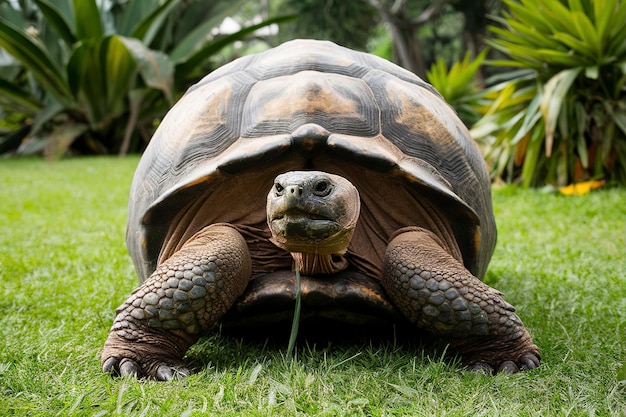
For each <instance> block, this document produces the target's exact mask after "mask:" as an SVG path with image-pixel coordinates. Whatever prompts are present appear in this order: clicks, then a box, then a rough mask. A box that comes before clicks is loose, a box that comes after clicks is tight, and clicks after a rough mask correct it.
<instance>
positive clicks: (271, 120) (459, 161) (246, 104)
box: [102, 40, 540, 380]
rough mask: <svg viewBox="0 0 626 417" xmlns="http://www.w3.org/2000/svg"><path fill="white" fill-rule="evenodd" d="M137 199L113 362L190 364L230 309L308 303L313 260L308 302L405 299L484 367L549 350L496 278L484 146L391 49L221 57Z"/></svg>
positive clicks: (148, 163)
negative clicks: (390, 55)
mask: <svg viewBox="0 0 626 417" xmlns="http://www.w3.org/2000/svg"><path fill="white" fill-rule="evenodd" d="M128 213H129V217H128V225H127V226H128V227H127V245H128V248H129V251H130V255H131V257H132V259H133V262H134V264H135V268H136V271H137V275H138V277H139V281H140V286H139V287H138V288H137V289H136V290H135V291H134V292H133V293H132V294H131V296H130V297H129V298H128V300H127V301H126V302H125V303H123V304H122V305H121V306H120V307H119V308H118V309H117V317H116V318H115V321H114V324H113V326H112V328H111V331H110V335H109V337H108V340H107V341H106V343H105V345H104V350H103V353H102V365H103V370H104V371H105V372H111V373H113V374H118V375H126V374H137V375H139V376H142V377H150V378H156V379H161V380H167V379H170V378H172V376H173V375H176V374H187V373H188V370H187V369H186V368H185V367H184V362H183V357H184V355H185V352H186V351H187V349H188V348H189V347H190V346H191V345H192V344H194V343H195V342H196V341H197V340H198V339H199V338H200V337H201V336H203V335H205V334H207V332H208V331H209V330H211V329H213V328H215V327H216V326H219V325H220V324H221V323H222V322H228V323H230V324H231V325H233V324H234V325H236V324H238V323H240V324H246V323H247V324H249V325H255V323H261V322H263V321H266V322H267V321H271V320H274V319H277V318H279V317H285V314H287V315H289V314H293V302H291V301H292V300H293V299H294V292H295V290H294V285H295V284H294V283H295V280H294V274H295V272H294V271H295V270H296V268H297V270H298V271H299V272H300V273H301V276H302V279H301V282H300V286H301V294H302V302H303V310H302V314H303V317H308V316H316V315H317V316H319V317H323V318H325V319H334V320H337V321H338V322H344V323H347V325H350V324H351V323H354V324H359V323H360V324H362V323H367V322H369V321H372V322H373V321H376V320H379V319H385V320H386V319H388V318H392V317H394V314H397V316H399V317H402V318H404V319H405V320H407V321H408V322H409V323H411V325H412V326H415V327H417V328H419V329H421V330H425V331H426V332H430V333H432V334H435V335H438V336H439V337H442V338H444V339H445V340H447V341H449V343H450V346H451V348H452V349H453V350H454V351H455V352H456V353H458V354H459V355H460V356H461V358H462V360H463V361H464V363H465V364H466V365H467V366H468V367H469V368H473V369H479V370H482V371H486V372H498V371H502V370H504V371H508V372H517V371H520V370H526V369H532V368H535V367H537V366H538V365H539V361H540V356H539V350H538V348H537V346H535V345H534V344H533V342H532V340H531V338H530V335H529V334H528V332H527V330H526V329H525V328H524V326H523V324H522V322H521V321H520V319H519V318H518V317H517V315H515V313H514V308H513V307H512V306H511V305H510V304H508V303H507V302H506V301H504V299H503V298H502V295H501V293H500V292H498V291H497V290H495V289H492V288H491V287H489V286H488V285H486V284H484V283H483V282H482V281H481V279H482V278H483V276H484V274H485V270H486V268H487V264H488V262H489V260H490V258H491V255H492V253H493V250H494V246H495V241H496V228H495V222H494V217H493V211H492V205H491V191H490V182H489V177H488V175H487V170H486V166H485V163H484V161H483V159H482V158H481V154H480V153H479V150H478V148H477V146H476V145H475V143H474V142H473V141H472V140H471V138H470V136H469V133H468V131H467V129H466V128H465V127H464V125H463V124H462V122H461V121H460V120H459V118H458V117H457V116H456V115H455V113H454V111H453V110H452V109H451V108H450V106H449V105H448V104H446V102H445V101H444V100H443V98H442V97H441V96H440V95H439V94H438V93H437V91H435V89H434V88H433V87H432V86H430V85H429V84H427V83H426V82H424V81H422V80H421V79H420V78H418V77H417V76H415V75H414V74H412V73H410V72H408V71H406V70H404V69H402V68H400V67H398V66H396V65H394V64H392V63H390V62H388V61H386V60H384V59H381V58H378V57H375V56H372V55H368V54H365V53H361V52H355V51H352V50H349V49H346V48H343V47H340V46H337V45H335V44H333V43H330V42H323V41H314V40H298V41H291V42H288V43H285V44H283V45H281V46H279V47H277V48H274V49H271V50H269V51H266V52H263V53H259V54H256V55H250V56H245V57H243V58H240V59H237V60H236V61H234V62H232V63H230V64H227V65H224V66H223V67H221V68H220V69H218V70H216V71H214V72H212V73H211V74H209V75H208V76H206V77H205V78H204V79H202V80H201V81H200V82H198V83H197V84H196V85H194V86H192V87H191V88H190V89H189V90H188V91H187V92H186V94H185V95H184V96H183V97H182V98H181V99H180V101H179V102H178V103H177V104H176V105H175V106H174V107H173V108H172V109H171V110H170V111H169V113H168V114H167V115H166V116H165V118H164V119H163V122H162V123H161V125H160V126H159V128H158V129H157V131H156V133H155V135H154V137H153V139H152V141H151V142H150V144H149V146H148V147H147V149H146V151H145V153H144V155H143V157H142V159H141V161H140V163H139V166H138V167H137V171H136V173H135V176H134V179H133V182H132V187H131V192H130V203H129V212H128ZM268 300H269V301H268ZM285 300H287V301H289V302H286V301H285ZM383 321H384V320H383Z"/></svg>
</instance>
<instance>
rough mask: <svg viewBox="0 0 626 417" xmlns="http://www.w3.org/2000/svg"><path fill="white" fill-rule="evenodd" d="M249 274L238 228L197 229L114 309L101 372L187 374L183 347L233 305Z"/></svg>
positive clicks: (153, 375) (154, 375) (160, 376)
mask: <svg viewBox="0 0 626 417" xmlns="http://www.w3.org/2000/svg"><path fill="white" fill-rule="evenodd" d="M250 274H251V261H250V254H249V253H248V247H247V245H246V242H245V240H244V239H243V237H242V236H241V235H240V234H239V232H237V231H236V230H235V229H234V228H232V227H230V226H228V225H226V224H217V225H211V226H208V227H206V228H204V229H202V230H201V231H200V232H198V233H197V234H196V235H194V236H193V237H192V238H191V239H190V240H189V241H188V242H186V243H185V245H184V246H183V247H182V248H181V249H180V250H179V251H178V252H176V253H175V254H174V255H173V256H172V257H171V258H169V259H167V260H166V261H165V262H163V263H162V264H161V265H159V267H158V268H157V269H156V271H154V273H153V274H152V275H151V276H150V277H149V278H148V279H147V280H146V281H145V282H144V283H143V284H142V285H141V286H140V287H139V288H138V289H136V290H135V291H134V292H133V293H132V294H131V296H130V298H128V300H126V302H125V303H124V304H122V305H121V306H120V307H119V308H118V309H117V310H116V312H117V317H116V318H115V321H114V323H113V327H112V328H111V332H110V334H109V338H108V339H107V341H106V343H105V345H104V350H103V352H102V369H103V371H104V372H111V373H113V374H119V375H122V376H123V375H127V374H137V375H138V376H145V377H150V378H155V379H160V380H169V379H171V378H172V377H173V376H174V374H175V372H179V373H182V374H189V371H188V370H187V369H186V368H185V367H184V364H183V361H182V359H183V356H184V355H185V352H186V351H187V349H188V348H189V347H190V346H191V345H192V344H194V343H195V342H196V341H197V340H198V339H199V338H200V336H202V335H203V334H206V332H207V331H208V330H209V329H210V328H211V327H213V326H214V325H215V324H216V323H217V321H218V320H219V319H220V318H221V317H222V315H223V314H224V313H226V311H227V310H228V309H229V308H230V307H231V306H232V305H233V303H234V302H235V300H236V299H237V297H239V296H240V295H241V294H242V293H243V291H244V289H245V288H246V286H247V284H248V280H249V278H250Z"/></svg>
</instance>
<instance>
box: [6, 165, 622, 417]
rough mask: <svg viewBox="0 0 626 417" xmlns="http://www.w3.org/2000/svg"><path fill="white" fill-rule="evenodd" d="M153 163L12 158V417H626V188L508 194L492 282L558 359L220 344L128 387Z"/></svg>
mask: <svg viewBox="0 0 626 417" xmlns="http://www.w3.org/2000/svg"><path fill="white" fill-rule="evenodd" d="M136 163H137V159H133V158H130V159H121V160H120V159H113V158H111V159H105V158H98V159H72V160H63V161H60V162H57V163H52V164H49V163H46V162H43V161H40V160H3V161H0V202H1V207H0V279H1V282H2V285H1V287H0V291H1V294H2V296H1V297H0V334H1V335H2V336H1V337H0V415H2V416H4V415H29V416H30V415H34V416H37V415H41V416H48V415H60V416H65V415H84V416H92V415H93V416H101V415H131V416H140V415H145V416H153V415H172V416H173V415H184V416H199V415H220V416H228V415H233V416H234V415H259V416H261V415H263V416H264V415H285V416H291V415H295V414H299V415H322V416H338V415H368V416H369V415H372V416H383V415H384V416H389V415H391V416H395V415H429V416H430V415H433V416H434V415H437V416H442V415H452V416H494V415H505V416H507V415H508V416H518V415H522V416H535V415H537V416H539V415H541V416H547V415H559V416H561V415H563V416H564V415H571V416H625V415H626V381H625V379H626V368H625V367H624V359H625V356H624V354H625V353H624V352H625V349H626V256H625V255H626V190H625V189H607V190H600V191H595V192H592V193H591V194H589V195H586V196H580V197H563V196H559V195H555V194H549V193H542V192H540V191H536V190H520V189H516V188H503V189H497V190H495V191H494V199H495V210H496V218H497V221H498V226H499V240H498V246H497V250H496V253H495V255H494V258H493V261H492V263H491V266H490V270H489V273H488V275H487V278H486V281H487V282H488V283H489V284H490V285H492V286H494V287H496V288H498V289H499V290H501V291H503V292H504V293H505V296H506V299H507V300H508V301H509V302H511V303H512V304H513V305H515V306H516V307H517V308H518V312H519V314H520V316H521V317H522V319H523V320H524V322H525V324H526V325H527V327H528V328H529V330H530V332H531V333H532V334H533V336H534V338H535V342H536V343H537V344H538V345H539V346H540V348H541V349H542V356H543V364H542V366H541V367H540V368H538V369H537V370H535V371H532V372H526V373H520V374H516V375H513V376H506V375H497V376H495V377H489V376H484V375H479V374H473V373H466V372H463V371H462V370H461V369H460V367H459V366H457V365H456V364H454V363H450V362H446V361H442V360H441V359H440V358H441V355H442V354H443V352H439V351H435V353H434V354H431V355H428V354H424V353H422V352H421V351H419V350H416V349H415V347H412V346H409V345H407V344H402V343H395V342H394V341H393V340H390V341H388V342H381V343H379V342H372V343H366V344H363V345H360V344H346V345H336V344H334V345H330V346H328V345H304V346H302V345H300V346H299V347H298V348H297V359H296V360H295V361H290V360H288V359H286V358H285V355H284V351H285V349H286V346H281V345H279V346H278V347H274V346H272V345H269V344H267V345H264V344H262V343H261V344H259V343H251V342H249V341H245V340H241V339H237V338H225V337H220V336H211V337H208V338H205V339H203V340H202V341H201V343H199V344H198V345H196V346H195V347H194V348H193V349H192V350H191V352H190V354H189V359H190V361H191V366H192V367H193V369H194V371H195V374H194V375H192V376H191V377H189V378H187V379H185V380H182V381H175V382H171V383H157V382H151V381H137V380H135V379H133V378H122V379H112V378H110V377H109V376H107V375H103V374H102V373H101V372H100V362H99V356H100V349H101V347H102V344H103V343H104V340H105V338H106V336H107V334H108V330H109V327H110V325H111V323H112V320H113V317H114V309H115V307H117V305H119V304H120V303H121V302H122V301H124V300H125V299H126V297H127V296H128V295H129V293H130V291H131V290H132V288H133V287H134V286H135V285H136V279H135V277H134V272H133V268H132V264H131V261H130V258H129V257H128V255H127V253H126V248H125V246H124V228H125V219H126V201H127V193H128V188H129V183H130V179H131V176H132V173H133V170H134V167H135V165H136Z"/></svg>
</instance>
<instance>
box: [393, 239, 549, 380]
mask: <svg viewBox="0 0 626 417" xmlns="http://www.w3.org/2000/svg"><path fill="white" fill-rule="evenodd" d="M383 285H384V287H385V289H386V290H387V292H388V293H389V296H390V297H391V299H392V300H393V302H394V303H395V305H396V306H397V307H398V308H399V309H400V311H401V312H402V313H403V314H404V315H405V316H406V317H407V318H408V319H409V320H410V321H411V322H413V323H414V324H416V325H417V326H418V327H420V328H423V329H425V330H427V331H430V332H432V333H435V334H438V335H441V336H445V337H448V338H451V339H452V343H451V347H452V348H453V350H455V351H456V352H458V353H459V354H460V355H461V357H462V359H463V362H464V363H466V364H467V365H469V366H470V367H472V368H475V369H483V370H488V371H501V370H505V371H508V372H518V371H519V370H526V369H532V368H535V367H537V366H538V365H539V361H540V356H539V349H538V348H537V346H535V345H534V344H533V343H532V340H531V338H530V335H529V334H528V332H527V331H526V329H525V328H524V325H523V324H522V322H521V320H520V319H519V317H517V315H515V313H514V311H515V309H514V308H513V307H512V306H511V305H510V304H509V303H507V302H506V301H504V299H503V298H502V294H501V293H500V292H499V291H496V290H494V289H493V288H491V287H489V286H488V285H486V284H485V283H483V282H482V281H480V280H479V279H478V278H476V277H474V276H473V275H472V274H471V273H470V272H469V271H468V270H467V269H466V268H465V267H464V266H463V265H462V263H461V262H459V261H457V260H456V259H455V258H453V257H452V256H451V255H450V254H449V253H448V252H446V251H445V250H444V249H443V244H442V243H441V241H440V240H439V238H437V237H436V236H435V235H434V234H433V233H432V232H430V231H427V230H425V229H422V228H418V227H414V228H407V229H403V230H402V231H401V233H399V234H397V235H396V236H395V237H393V238H392V240H391V242H390V243H389V245H388V247H387V251H386V254H385V266H384V272H383Z"/></svg>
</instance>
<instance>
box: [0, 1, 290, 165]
mask: <svg viewBox="0 0 626 417" xmlns="http://www.w3.org/2000/svg"><path fill="white" fill-rule="evenodd" d="M33 1H34V4H35V5H36V6H37V10H38V11H39V14H38V15H39V16H41V17H42V18H43V19H41V22H32V21H30V20H29V19H27V18H26V17H25V16H24V15H25V13H24V12H25V11H24V5H28V4H30V3H29V2H25V1H22V2H21V3H22V7H21V8H19V7H11V6H10V5H9V3H6V2H5V3H3V4H2V5H1V6H2V7H0V47H1V48H4V50H5V51H6V52H8V54H10V55H11V56H12V57H13V60H14V61H13V62H11V64H12V65H13V67H14V66H15V64H16V63H17V64H19V66H20V69H21V70H18V71H15V69H14V68H13V70H12V71H2V74H3V75H2V76H0V97H2V100H0V106H1V107H2V109H3V110H4V113H5V114H15V113H16V112H17V113H19V114H22V115H23V116H24V117H23V121H24V123H23V126H22V127H21V128H19V129H16V130H13V131H11V132H10V133H9V134H6V135H4V137H0V151H3V150H4V151H6V150H8V149H10V148H13V147H14V146H15V145H18V144H20V143H23V139H24V138H30V139H31V143H37V142H39V143H43V144H44V145H45V147H44V152H45V154H46V155H48V156H50V157H56V156H59V155H62V154H64V153H65V152H66V151H67V149H68V148H69V147H70V146H71V145H72V144H74V146H75V147H77V148H80V149H82V150H86V151H89V152H99V153H103V152H111V151H117V152H120V153H125V152H127V151H128V150H129V148H131V143H132V142H133V140H134V141H135V142H138V141H137V138H138V136H139V135H138V133H139V132H141V131H145V130H148V132H146V133H145V134H144V135H143V136H144V137H149V136H150V133H151V128H152V126H151V124H152V123H153V121H154V120H155V119H156V118H158V117H160V116H162V115H163V114H164V112H165V111H166V109H167V108H168V107H169V106H171V104H172V103H173V102H174V100H175V99H176V96H177V94H178V93H179V92H180V91H181V90H183V89H185V88H186V87H187V86H188V85H189V84H191V83H192V82H193V81H195V80H196V79H197V78H198V77H199V76H200V75H201V74H202V73H203V72H204V71H205V70H206V69H207V68H206V66H207V65H206V64H207V62H208V60H209V58H211V57H212V56H213V55H214V54H215V53H216V52H218V51H219V50H221V49H222V48H223V47H225V46H227V45H231V44H232V43H234V42H235V41H237V40H240V39H243V38H244V37H245V36H247V35H248V34H250V33H252V32H254V31H255V30H257V29H259V28H261V27H264V26H266V25H269V24H273V23H278V22H282V21H285V20H288V19H289V17H284V16H283V17H277V18H273V19H268V20H266V21H263V22H261V23H259V24H255V25H251V26H248V27H245V28H244V29H242V30H240V31H238V32H236V33H233V34H229V35H226V36H215V34H214V33H213V32H214V29H215V28H216V27H217V26H219V24H220V23H221V22H222V20H223V19H224V18H225V17H226V16H229V15H231V14H233V13H234V12H236V10H237V9H238V8H239V7H240V6H241V4H242V3H243V2H244V0H232V1H216V2H199V1H196V2H183V1H181V0H164V1H159V0H130V1H128V2H124V3H119V4H118V3H117V2H115V1H111V2H108V3H106V4H109V5H110V7H108V8H105V7H104V6H100V7H99V6H98V3H102V4H105V2H98V3H97V2H96V0H55V1H52V0H33ZM33 23H34V24H33ZM5 72H6V74H7V75H8V76H7V77H5V76H4V74H5ZM38 136H40V137H42V139H41V140H39V141H37V140H36V138H37V137H38ZM133 148H135V149H136V148H137V146H134V147H133Z"/></svg>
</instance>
